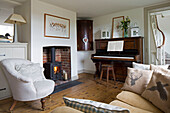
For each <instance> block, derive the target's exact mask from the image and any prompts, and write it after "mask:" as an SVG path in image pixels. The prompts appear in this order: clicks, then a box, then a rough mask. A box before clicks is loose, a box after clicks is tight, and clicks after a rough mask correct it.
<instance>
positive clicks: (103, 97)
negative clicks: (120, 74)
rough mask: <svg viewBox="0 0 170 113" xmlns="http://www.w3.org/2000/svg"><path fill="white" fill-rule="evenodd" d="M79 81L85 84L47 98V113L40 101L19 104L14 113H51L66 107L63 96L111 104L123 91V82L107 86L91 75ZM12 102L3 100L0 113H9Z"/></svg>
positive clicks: (111, 83)
mask: <svg viewBox="0 0 170 113" xmlns="http://www.w3.org/2000/svg"><path fill="white" fill-rule="evenodd" d="M79 81H81V82H83V83H82V84H80V85H77V86H74V87H71V88H69V89H66V90H63V91H60V92H58V93H55V94H53V95H52V96H51V98H46V110H45V111H41V103H40V100H37V101H32V102H18V103H17V105H16V106H15V108H14V111H13V113H49V112H50V111H52V110H53V109H55V108H56V107H57V106H63V105H64V102H63V99H62V97H63V96H67V97H73V98H81V99H90V100H95V101H99V102H104V103H110V102H111V101H113V100H114V99H115V97H116V95H117V94H118V93H119V92H120V91H121V90H120V88H121V87H122V85H123V83H121V82H116V83H114V81H113V80H110V81H109V83H108V84H106V80H102V81H99V79H98V78H97V79H95V80H94V78H93V75H91V74H80V75H79ZM12 102H13V100H12V98H9V99H5V100H1V101H0V113H9V108H10V106H11V104H12Z"/></svg>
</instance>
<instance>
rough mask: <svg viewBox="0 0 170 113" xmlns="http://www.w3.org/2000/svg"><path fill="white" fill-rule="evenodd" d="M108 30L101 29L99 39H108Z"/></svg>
mask: <svg viewBox="0 0 170 113" xmlns="http://www.w3.org/2000/svg"><path fill="white" fill-rule="evenodd" d="M109 38H110V32H109V31H108V30H101V39H109Z"/></svg>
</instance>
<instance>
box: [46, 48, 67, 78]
mask: <svg viewBox="0 0 170 113" xmlns="http://www.w3.org/2000/svg"><path fill="white" fill-rule="evenodd" d="M49 50H50V58H51V61H50V62H46V63H44V64H43V67H44V68H45V70H44V74H45V77H46V78H47V79H52V80H54V81H56V80H64V77H63V76H62V75H63V73H62V72H63V70H62V62H57V61H55V47H50V48H49Z"/></svg>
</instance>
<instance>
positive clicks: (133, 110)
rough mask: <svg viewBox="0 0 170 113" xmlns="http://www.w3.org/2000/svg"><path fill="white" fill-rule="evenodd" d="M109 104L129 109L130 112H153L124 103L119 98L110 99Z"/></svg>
mask: <svg viewBox="0 0 170 113" xmlns="http://www.w3.org/2000/svg"><path fill="white" fill-rule="evenodd" d="M110 105H113V106H119V107H123V108H127V109H129V111H130V113H153V112H150V111H146V110H143V109H140V108H137V107H134V106H131V105H129V104H126V103H124V102H121V101H119V100H114V101H112V102H111V103H110Z"/></svg>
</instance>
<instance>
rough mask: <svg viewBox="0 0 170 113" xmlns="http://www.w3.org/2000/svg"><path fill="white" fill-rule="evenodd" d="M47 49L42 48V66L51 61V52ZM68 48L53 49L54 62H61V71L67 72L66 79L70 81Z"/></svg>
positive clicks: (58, 47)
mask: <svg viewBox="0 0 170 113" xmlns="http://www.w3.org/2000/svg"><path fill="white" fill-rule="evenodd" d="M50 48H51V47H50V46H49V47H44V48H43V64H44V63H46V62H50V61H51V51H50ZM70 53H71V52H70V47H62V46H56V47H55V61H57V62H62V70H65V71H66V72H67V78H68V79H69V80H70V79H71V54H70Z"/></svg>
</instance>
